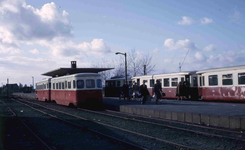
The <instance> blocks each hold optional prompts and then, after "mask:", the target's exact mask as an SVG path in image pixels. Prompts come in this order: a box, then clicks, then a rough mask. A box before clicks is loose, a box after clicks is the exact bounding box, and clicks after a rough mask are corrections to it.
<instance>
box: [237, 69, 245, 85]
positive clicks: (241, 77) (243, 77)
mask: <svg viewBox="0 0 245 150" xmlns="http://www.w3.org/2000/svg"><path fill="white" fill-rule="evenodd" d="M238 84H245V72H243V73H238Z"/></svg>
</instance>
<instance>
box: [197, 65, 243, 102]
mask: <svg viewBox="0 0 245 150" xmlns="http://www.w3.org/2000/svg"><path fill="white" fill-rule="evenodd" d="M197 75H198V84H199V85H198V88H199V89H198V91H199V97H201V99H203V100H219V101H245V66H244V65H243V66H234V67H224V68H215V69H207V70H203V71H198V72H197Z"/></svg>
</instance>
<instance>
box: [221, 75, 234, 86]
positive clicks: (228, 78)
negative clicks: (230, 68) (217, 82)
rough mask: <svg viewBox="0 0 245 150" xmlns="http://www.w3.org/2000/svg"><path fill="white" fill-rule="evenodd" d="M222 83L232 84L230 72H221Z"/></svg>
mask: <svg viewBox="0 0 245 150" xmlns="http://www.w3.org/2000/svg"><path fill="white" fill-rule="evenodd" d="M222 84H223V85H232V84H233V79H232V74H223V75H222Z"/></svg>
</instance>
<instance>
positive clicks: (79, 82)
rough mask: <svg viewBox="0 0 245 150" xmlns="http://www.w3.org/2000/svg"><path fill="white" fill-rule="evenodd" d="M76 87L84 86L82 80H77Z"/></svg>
mask: <svg viewBox="0 0 245 150" xmlns="http://www.w3.org/2000/svg"><path fill="white" fill-rule="evenodd" d="M77 88H78V89H82V88H84V81H83V80H77Z"/></svg>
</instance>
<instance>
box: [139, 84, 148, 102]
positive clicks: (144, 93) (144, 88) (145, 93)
mask: <svg viewBox="0 0 245 150" xmlns="http://www.w3.org/2000/svg"><path fill="white" fill-rule="evenodd" d="M140 93H141V95H142V96H143V102H142V104H145V101H146V98H147V96H148V95H150V93H149V91H148V89H147V86H146V85H145V81H143V84H142V85H141V86H140Z"/></svg>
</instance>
